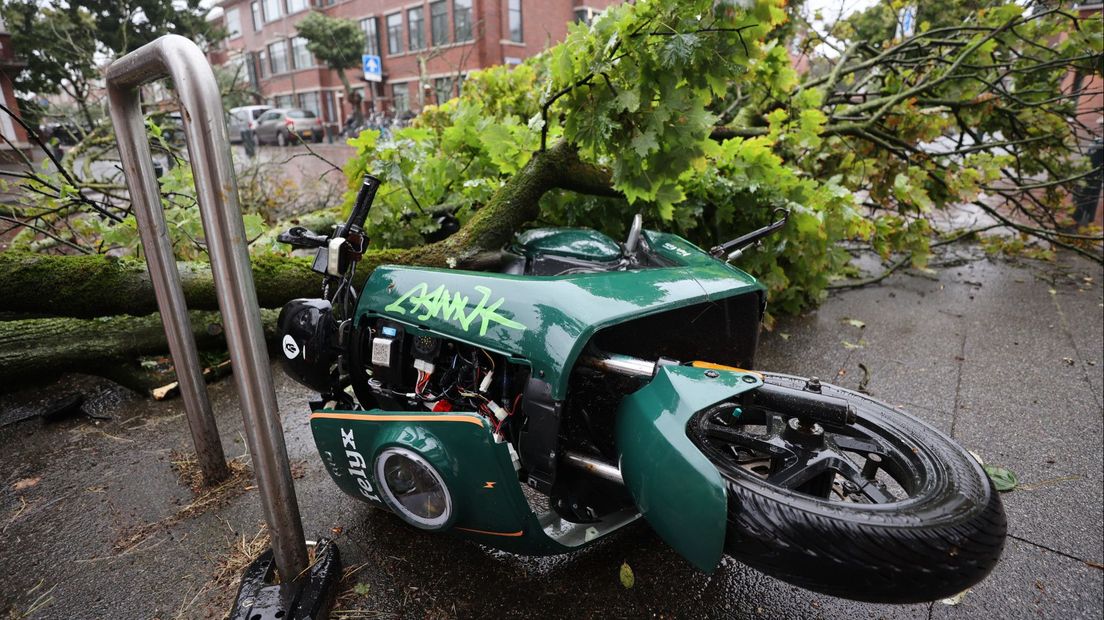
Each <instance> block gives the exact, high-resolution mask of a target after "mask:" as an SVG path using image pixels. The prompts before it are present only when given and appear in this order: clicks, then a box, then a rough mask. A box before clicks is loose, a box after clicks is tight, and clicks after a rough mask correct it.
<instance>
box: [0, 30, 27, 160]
mask: <svg viewBox="0 0 1104 620" xmlns="http://www.w3.org/2000/svg"><path fill="white" fill-rule="evenodd" d="M21 69H23V63H22V62H21V61H20V60H19V59H18V58H17V57H16V55H15V49H13V48H12V45H11V35H10V34H8V32H7V28H6V27H5V25H4V20H3V19H2V18H0V103H3V104H4V107H6V108H8V109H9V110H11V111H12V112H14V113H15V114H18V113H19V103H18V102H17V101H16V99H15V91H14V90H13V88H12V77H14V76H15V74H16V73H18V72H19V71H20V70H21ZM0 136H3V137H4V139H3V140H0V164H2V163H19V162H21V161H22V158H23V155H21V154H20V153H18V152H16V151H21V152H23V154H26V153H29V152H30V144H29V143H28V140H27V132H26V131H25V130H24V129H23V127H22V125H20V124H19V123H17V122H15V121H14V120H13V119H12V118H11V117H10V116H8V115H7V114H6V113H4V112H3V111H0Z"/></svg>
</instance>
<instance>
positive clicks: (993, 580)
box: [0, 247, 1104, 620]
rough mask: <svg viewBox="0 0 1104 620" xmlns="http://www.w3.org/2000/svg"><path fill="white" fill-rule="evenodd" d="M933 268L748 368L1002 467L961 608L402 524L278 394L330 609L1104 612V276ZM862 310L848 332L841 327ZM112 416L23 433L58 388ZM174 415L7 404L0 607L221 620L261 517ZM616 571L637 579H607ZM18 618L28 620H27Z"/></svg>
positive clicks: (827, 312)
mask: <svg viewBox="0 0 1104 620" xmlns="http://www.w3.org/2000/svg"><path fill="white" fill-rule="evenodd" d="M941 260H942V261H943V262H944V266H943V267H942V268H941V269H940V270H939V271H938V273H937V274H936V275H934V276H932V275H925V274H915V273H913V274H900V275H895V276H893V277H891V278H890V279H889V280H887V281H886V282H885V283H883V284H882V285H880V286H874V287H869V288H866V289H860V290H855V291H849V292H842V293H836V294H833V295H832V296H830V297H829V299H828V300H827V301H826V302H825V303H824V305H823V306H822V307H821V308H820V309H818V310H817V311H815V312H812V313H809V314H808V315H806V316H802V317H798V318H792V319H786V320H781V321H779V323H778V324H777V326H776V327H775V329H774V331H773V332H771V333H769V334H765V335H764V338H763V341H762V345H761V354H760V363H759V367H761V368H763V369H768V370H777V371H784V372H790V373H794V374H805V375H818V376H820V377H821V378H822V379H824V380H826V381H831V382H836V383H840V384H843V385H845V386H849V387H855V386H857V385H858V383H859V382H860V381H862V380H863V378H864V376H866V375H867V373H866V372H864V371H863V370H862V369H861V367H860V365H861V366H862V367H865V368H866V369H867V371H868V377H867V387H868V389H869V390H870V391H871V392H872V393H873V394H874V395H875V396H876V397H878V398H881V399H883V400H886V401H887V402H889V403H891V404H893V405H897V406H900V407H902V408H904V409H906V410H908V411H911V412H913V413H915V414H916V415H918V416H920V417H921V418H923V419H925V420H927V421H929V422H931V423H933V424H934V425H936V426H937V427H938V428H940V429H942V430H943V431H945V432H948V433H950V434H951V435H952V436H953V437H954V438H955V439H956V440H957V441H959V442H960V443H961V444H962V445H964V446H965V447H967V448H969V449H970V450H973V451H974V452H976V453H977V454H979V455H980V456H981V457H983V458H984V459H985V460H986V461H987V462H989V463H993V464H998V465H1001V466H1004V467H1006V468H1008V469H1010V470H1012V471H1014V472H1015V473H1016V474H1017V475H1018V476H1019V479H1020V483H1021V484H1020V486H1019V488H1017V489H1016V490H1015V491H1012V492H1010V493H1006V494H1005V495H1004V497H1003V499H1004V505H1005V508H1006V510H1007V513H1008V519H1009V528H1010V529H1009V532H1010V536H1009V539H1008V543H1007V546H1006V548H1005V551H1004V555H1003V558H1002V560H1001V562H1000V564H999V565H998V566H997V568H996V570H995V571H994V572H993V574H992V575H991V576H990V577H989V578H988V579H987V580H985V581H984V582H982V583H981V584H979V585H978V586H976V587H975V588H973V589H972V590H971V591H969V592H967V593H966V594H965V595H964V596H963V597H962V598H961V600H960V601H959V602H957V604H948V603H945V602H935V603H931V604H923V605H908V606H882V605H865V604H856V603H852V602H849V601H844V600H840V599H834V598H830V597H826V596H823V595H819V594H814V593H810V592H808V591H805V590H801V589H799V588H796V587H793V586H790V585H787V584H785V583H782V582H779V581H777V580H775V579H772V578H770V577H767V576H765V575H762V574H761V573H758V572H756V571H755V570H752V569H750V568H747V567H745V566H743V565H741V564H738V563H736V562H734V561H729V560H726V561H725V562H724V563H723V564H722V565H721V566H720V567H719V568H718V569H717V571H716V572H715V573H714V574H713V575H705V574H702V573H699V572H697V571H695V570H694V569H693V568H692V567H691V566H690V565H689V564H688V563H687V562H685V561H684V560H682V559H681V558H680V557H679V556H678V555H677V554H676V553H674V552H673V551H671V550H670V549H669V548H668V547H666V546H665V545H664V544H663V543H662V542H661V541H660V540H659V539H658V538H657V537H656V536H655V535H654V534H652V533H651V531H650V530H649V529H648V527H647V525H646V524H643V523H639V524H637V525H635V526H632V527H629V528H627V529H626V530H624V531H622V532H620V533H619V534H616V535H614V536H612V537H611V538H609V539H608V540H604V541H600V542H599V543H598V544H596V545H594V546H593V547H591V548H588V549H587V550H585V551H583V552H580V553H576V554H573V555H566V556H559V557H553V558H527V557H518V556H513V555H509V554H505V553H501V552H495V551H491V550H489V549H485V548H481V547H479V546H476V545H474V544H471V543H467V542H464V541H460V540H458V539H454V538H450V537H448V536H446V535H431V534H424V533H421V532H416V531H413V530H411V529H409V528H407V527H405V526H403V525H402V524H401V523H400V522H399V521H398V520H397V519H396V518H394V517H392V516H391V515H389V514H386V513H383V512H379V511H374V510H372V509H370V508H368V507H367V506H365V505H363V504H359V503H357V502H356V501H354V500H352V499H350V498H348V497H346V496H345V495H343V494H342V493H340V492H339V491H338V490H337V488H336V487H335V486H334V485H333V483H332V482H331V481H330V480H329V478H328V476H327V474H326V473H325V471H324V470H323V468H322V464H321V462H320V460H319V459H318V458H317V455H316V454H315V452H314V448H313V445H312V443H311V440H310V438H309V429H308V427H307V415H306V409H305V402H306V400H307V399H308V398H309V397H310V396H311V395H310V394H309V393H308V392H307V390H305V389H303V388H300V387H298V386H297V385H296V384H294V383H292V382H291V381H290V380H288V379H286V378H284V377H283V376H282V374H280V373H279V372H277V374H276V384H277V391H278V397H279V401H280V405H281V411H282V413H283V416H284V425H285V428H286V431H287V437H288V444H289V452H290V455H291V458H292V461H293V464H294V469H295V471H296V472H297V475H299V476H300V477H299V478H298V479H297V480H296V488H297V492H298V497H299V502H300V505H301V508H302V512H303V517H304V521H305V525H306V529H307V532H308V537H310V538H314V537H318V536H332V535H336V538H337V540H338V543H339V545H340V548H341V551H342V553H343V555H344V559H345V562H346V565H347V566H349V567H354V568H355V567H359V569H357V570H356V571H355V572H354V573H353V574H351V575H350V576H349V577H348V578H347V579H346V581H345V583H344V592H343V595H342V597H341V599H340V601H339V604H338V610H339V611H338V612H335V616H334V617H339V618H392V617H394V618H453V617H458V618H482V617H496V618H558V617H571V618H648V617H651V618H742V617H764V618H977V617H985V618H1002V620H1007V619H1014V618H1087V619H1098V618H1101V615H1102V613H1104V603H1102V598H1104V570H1102V565H1104V516H1102V508H1104V471H1102V470H1104V465H1102V455H1104V421H1102V420H1104V416H1102V400H1101V395H1102V393H1104V386H1102V373H1101V367H1102V366H1104V351H1102V347H1104V344H1102V343H1104V334H1102V329H1104V326H1102V323H1104V321H1102V312H1104V310H1102V308H1104V296H1102V292H1101V291H1102V289H1101V283H1102V282H1104V270H1102V269H1101V268H1100V267H1098V266H1096V265H1093V264H1091V263H1088V262H1087V261H1083V260H1080V259H1073V258H1070V257H1062V258H1061V259H1060V260H1059V262H1058V263H1057V264H1044V263H1035V262H1020V263H1008V262H1004V261H991V260H988V259H985V258H979V257H978V256H977V254H976V251H975V250H973V249H970V248H969V247H959V248H955V249H954V250H953V251H951V252H950V253H948V254H945V255H944V256H943V257H942V258H941ZM849 319H857V320H858V321H861V322H862V323H863V324H864V325H865V326H864V327H863V328H859V327H857V326H855V325H854V324H852V323H850V322H848V320H849ZM74 390H75V391H81V392H82V393H84V394H86V396H87V397H88V399H89V405H88V406H87V408H88V409H89V410H90V411H91V412H92V413H94V414H96V415H101V416H110V418H111V419H109V420H95V419H92V418H88V417H77V418H72V419H67V420H63V421H59V422H53V423H45V422H43V421H41V420H39V419H37V418H30V419H27V420H24V421H21V422H12V421H13V420H15V419H17V418H19V417H21V416H23V415H27V414H29V413H31V412H33V411H35V406H36V403H38V402H41V401H42V400H44V399H48V398H54V397H57V396H59V395H63V394H65V393H67V392H70V391H74ZM212 398H213V402H214V407H215V411H216V415H217V416H218V420H219V427H220V429H221V433H222V436H223V443H224V445H225V446H226V447H227V451H228V453H229V454H230V455H231V456H239V455H242V454H244V452H245V448H244V443H243V441H242V439H241V417H240V414H239V411H238V408H237V401H236V397H235V391H234V388H233V385H232V382H231V381H222V382H220V383H219V384H217V385H215V386H213V388H212ZM181 407H182V405H181V403H180V402H179V401H178V400H177V401H170V402H152V401H149V400H146V399H144V398H142V397H139V396H137V395H135V394H132V393H130V392H128V391H126V390H123V389H120V388H118V387H117V386H114V385H113V384H109V383H106V382H104V381H103V380H99V379H93V378H89V377H83V376H70V377H67V378H65V379H63V380H61V381H58V382H55V383H53V384H50V385H49V386H45V387H28V388H25V389H23V390H22V391H20V392H18V393H15V394H11V395H7V396H2V397H0V424H5V423H9V422H12V423H10V424H7V425H6V426H4V427H2V428H0V472H2V474H0V476H2V477H0V540H2V541H3V544H0V567H3V569H2V573H3V578H2V579H0V614H3V613H4V612H8V613H11V614H12V615H13V616H14V617H22V616H21V615H20V614H24V613H26V615H28V616H29V617H33V618H173V617H184V618H193V617H194V618H203V617H221V615H222V614H224V613H226V611H227V608H226V605H227V601H228V600H229V596H232V593H233V588H234V580H233V578H232V577H229V578H227V577H224V578H223V579H222V580H221V581H219V580H218V579H216V577H217V576H218V572H219V566H220V564H221V563H222V562H224V561H226V560H227V558H230V557H233V556H234V548H235V547H236V546H238V545H240V544H241V541H242V539H243V536H244V537H245V539H246V540H247V541H248V540H250V539H252V537H253V536H254V535H255V534H256V533H257V531H258V529H259V527H260V524H261V522H262V517H261V513H260V506H259V503H258V500H257V494H256V490H255V489H254V488H253V487H252V482H251V481H249V480H246V481H239V482H238V483H236V486H235V487H234V488H233V489H232V492H231V493H228V494H226V496H225V497H223V498H222V499H221V501H216V502H213V505H211V506H207V507H200V508H198V509H196V508H195V507H193V508H191V509H188V508H187V507H188V506H189V505H191V504H193V503H194V502H195V496H194V495H193V494H192V492H191V491H190V490H189V489H188V488H186V487H185V486H184V485H182V484H181V482H180V481H179V480H178V477H177V475H176V473H174V471H173V469H172V466H171V465H172V463H171V462H172V461H173V460H174V459H177V458H178V457H176V456H174V452H173V451H179V453H186V452H187V450H188V446H189V439H188V433H187V430H186V428H185V422H184V419H183V417H182V408H181ZM623 562H627V563H628V564H629V565H630V566H631V567H632V569H633V571H634V573H635V586H634V587H633V588H632V589H625V588H624V587H623V586H622V585H621V583H620V580H619V578H618V570H619V567H620V566H621V564H622V563H623ZM29 610H30V613H27V612H28V611H29Z"/></svg>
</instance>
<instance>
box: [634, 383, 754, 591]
mask: <svg viewBox="0 0 1104 620" xmlns="http://www.w3.org/2000/svg"><path fill="white" fill-rule="evenodd" d="M710 374H712V375H716V376H713V377H710V376H709V375H710ZM760 385H762V381H761V380H760V378H759V377H758V375H756V374H754V373H743V372H732V371H724V370H721V371H710V370H707V369H704V368H693V367H688V366H664V367H662V368H660V370H659V372H658V373H657V374H656V376H655V378H654V379H652V381H651V383H649V384H648V385H646V386H644V387H643V388H641V389H639V390H637V391H636V392H634V393H633V394H631V395H629V396H628V397H626V398H625V400H623V401H622V402H621V406H620V407H619V408H618V410H617V426H616V439H617V449H618V451H619V452H620V453H621V476H622V477H623V478H624V480H625V486H626V487H627V488H628V490H629V493H630V494H631V495H632V497H633V500H634V501H635V502H636V506H637V508H638V509H639V510H640V512H641V514H643V515H644V518H645V519H647V520H648V523H649V524H650V525H651V526H652V528H653V529H654V530H655V531H656V533H658V534H659V536H660V537H661V538H663V540H665V541H666V542H667V544H669V545H671V547H673V548H674V549H675V550H676V551H678V552H679V553H680V554H682V555H683V557H685V558H686V559H688V560H689V561H690V562H691V563H692V564H694V566H697V567H698V568H699V569H701V570H703V571H705V572H707V573H709V572H713V569H714V568H716V566H717V562H719V561H720V559H721V555H722V553H723V552H724V538H725V524H726V519H727V516H728V507H727V503H726V499H725V498H726V495H725V489H724V484H723V483H722V481H721V476H720V474H718V473H717V468H716V467H714V466H713V464H712V463H710V462H709V460H708V459H707V458H706V457H705V455H703V454H702V453H701V452H700V451H699V450H698V448H697V447H696V446H694V444H693V443H691V442H690V439H689V438H688V437H687V436H686V424H687V422H688V421H689V420H690V418H691V417H692V416H693V415H694V414H695V413H697V412H699V411H701V410H703V409H706V408H708V407H710V406H712V405H715V404H717V403H720V402H724V401H726V400H728V399H730V398H733V397H735V396H737V395H738V394H741V393H743V392H746V391H748V390H750V389H753V388H756V387H759V386H760Z"/></svg>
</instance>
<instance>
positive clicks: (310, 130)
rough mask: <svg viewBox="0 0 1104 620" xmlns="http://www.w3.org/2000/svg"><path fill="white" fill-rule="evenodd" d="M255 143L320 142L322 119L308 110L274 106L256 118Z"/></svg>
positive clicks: (322, 132) (322, 134) (323, 134)
mask: <svg viewBox="0 0 1104 620" xmlns="http://www.w3.org/2000/svg"><path fill="white" fill-rule="evenodd" d="M254 132H255V133H256V137H257V144H278V145H280V146H287V145H289V144H291V143H293V142H296V141H298V140H302V141H304V142H305V141H307V140H313V141H314V142H321V141H322V138H323V137H325V134H326V132H325V130H324V129H323V128H322V119H320V118H318V115H317V114H315V113H314V112H311V111H310V110H300V109H298V108H287V109H284V108H274V109H272V110H269V111H267V112H265V113H264V114H262V115H261V117H260V118H258V119H257V124H256V127H254ZM293 136H294V137H293Z"/></svg>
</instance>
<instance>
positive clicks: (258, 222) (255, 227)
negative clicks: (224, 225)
mask: <svg viewBox="0 0 1104 620" xmlns="http://www.w3.org/2000/svg"><path fill="white" fill-rule="evenodd" d="M242 221H243V222H244V223H245V238H246V239H248V240H253V239H256V238H257V237H260V236H261V235H263V234H264V233H265V230H266V227H265V221H264V218H263V217H261V216H260V215H259V214H257V213H246V214H245V215H243V216H242Z"/></svg>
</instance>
